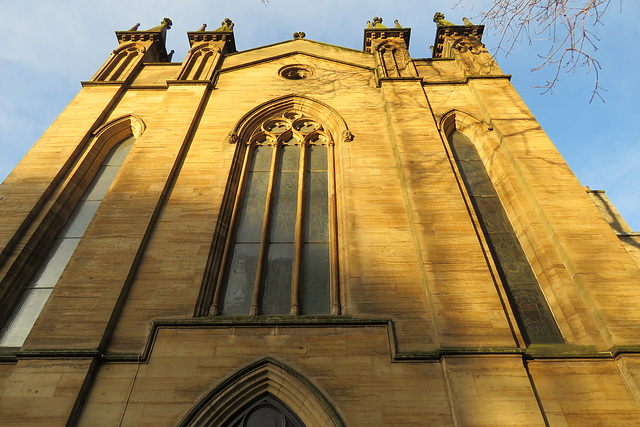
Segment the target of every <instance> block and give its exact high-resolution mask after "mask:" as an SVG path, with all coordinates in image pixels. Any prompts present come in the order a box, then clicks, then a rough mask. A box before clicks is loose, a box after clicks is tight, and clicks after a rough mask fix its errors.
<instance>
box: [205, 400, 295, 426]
mask: <svg viewBox="0 0 640 427" xmlns="http://www.w3.org/2000/svg"><path fill="white" fill-rule="evenodd" d="M207 425H210V424H207ZM223 427H304V424H303V423H302V421H300V418H298V416H297V415H296V414H294V413H293V412H292V411H291V409H289V408H288V407H287V406H286V405H285V404H284V403H282V401H281V400H280V399H278V398H277V397H275V396H273V395H272V394H269V393H267V394H265V395H262V396H261V397H259V398H258V399H257V400H255V401H254V402H252V403H250V404H249V405H248V406H245V407H243V408H241V409H240V410H239V411H238V412H237V413H236V414H234V416H233V417H232V418H231V419H230V420H228V421H227V422H226V423H224V424H223Z"/></svg>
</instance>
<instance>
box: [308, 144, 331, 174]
mask: <svg viewBox="0 0 640 427" xmlns="http://www.w3.org/2000/svg"><path fill="white" fill-rule="evenodd" d="M308 156H309V163H307V165H308V170H311V171H326V170H327V147H326V146H325V145H310V146H309V147H308Z"/></svg>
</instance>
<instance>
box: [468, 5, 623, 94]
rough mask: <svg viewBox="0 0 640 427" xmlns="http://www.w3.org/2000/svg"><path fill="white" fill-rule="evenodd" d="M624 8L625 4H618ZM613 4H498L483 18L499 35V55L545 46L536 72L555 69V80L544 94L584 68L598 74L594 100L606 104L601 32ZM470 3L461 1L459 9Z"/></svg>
mask: <svg viewBox="0 0 640 427" xmlns="http://www.w3.org/2000/svg"><path fill="white" fill-rule="evenodd" d="M619 1H620V4H621V3H622V0H619ZM611 2H612V0H494V2H493V6H491V7H490V8H489V10H487V11H486V12H482V13H481V14H480V16H481V18H482V20H483V22H485V23H486V25H487V26H488V27H489V28H490V29H492V30H493V31H495V32H496V33H497V34H500V35H501V36H500V39H499V43H498V46H497V48H496V49H497V51H498V52H500V51H502V52H504V54H505V55H509V54H510V53H511V52H512V51H513V50H514V48H515V46H516V45H517V43H519V42H522V41H528V42H529V43H530V44H533V43H536V44H543V45H545V52H543V53H539V54H538V56H539V57H540V60H541V63H540V65H539V66H537V67H535V68H534V69H533V71H537V70H540V69H544V68H550V69H551V70H552V77H551V78H550V79H549V80H547V82H546V83H545V84H543V85H539V86H536V87H540V88H542V89H544V90H543V93H546V92H549V91H551V90H553V88H554V86H555V85H556V83H557V82H558V80H559V78H560V75H561V73H562V72H575V71H577V70H578V69H581V68H584V69H585V72H586V73H587V74H589V73H592V74H593V80H594V86H593V91H592V96H591V100H590V102H591V101H593V100H594V99H595V98H596V97H597V98H599V99H600V100H602V101H604V99H603V97H602V92H603V91H605V89H603V88H602V87H601V86H600V74H599V73H600V69H601V66H600V62H599V61H598V59H597V58H596V52H597V51H598V42H599V41H600V39H599V38H598V35H597V27H598V26H600V25H602V17H603V15H604V14H605V12H606V11H607V10H608V8H609V6H610V5H611ZM461 3H464V4H466V3H467V2H465V1H463V0H461V1H459V2H458V4H461Z"/></svg>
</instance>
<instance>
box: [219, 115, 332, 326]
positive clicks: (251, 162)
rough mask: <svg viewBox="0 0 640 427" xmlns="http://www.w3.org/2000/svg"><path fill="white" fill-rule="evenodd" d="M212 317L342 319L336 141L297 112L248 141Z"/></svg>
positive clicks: (276, 119)
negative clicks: (330, 316)
mask: <svg viewBox="0 0 640 427" xmlns="http://www.w3.org/2000/svg"><path fill="white" fill-rule="evenodd" d="M243 165H244V166H243V170H242V173H241V185H240V187H239V190H238V194H237V197H236V202H235V207H234V210H233V213H232V217H231V224H232V231H231V232H230V233H229V235H228V237H227V243H226V245H225V251H224V259H223V262H222V265H223V266H225V270H224V272H223V274H220V275H219V277H218V282H217V286H216V292H215V296H214V301H213V305H212V308H213V310H212V314H223V315H247V314H250V315H258V314H265V315H278V314H280V315H281V314H291V315H299V314H330V313H332V314H339V298H338V287H337V249H336V240H335V235H336V221H335V212H334V211H335V188H334V182H335V179H334V176H335V171H334V162H333V140H332V137H331V134H330V133H329V132H328V131H326V130H325V129H324V128H323V126H322V124H321V123H319V122H318V121H316V120H314V119H312V118H310V117H307V116H305V115H303V114H302V113H300V112H297V111H288V112H286V113H284V114H282V115H276V116H272V117H270V118H268V119H267V120H264V121H262V122H261V123H260V125H259V126H256V129H255V131H254V132H253V133H252V134H251V136H250V138H248V140H247V142H246V151H245V155H244V164H243Z"/></svg>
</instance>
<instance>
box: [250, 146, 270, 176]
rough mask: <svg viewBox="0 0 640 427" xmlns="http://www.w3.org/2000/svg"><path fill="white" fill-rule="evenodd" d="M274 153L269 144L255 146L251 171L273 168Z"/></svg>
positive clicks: (267, 170)
mask: <svg viewBox="0 0 640 427" xmlns="http://www.w3.org/2000/svg"><path fill="white" fill-rule="evenodd" d="M272 155H273V148H271V147H269V146H267V145H259V146H257V147H255V148H254V150H253V155H252V156H251V167H250V168H249V170H250V171H265V172H269V171H270V170H271V157H272Z"/></svg>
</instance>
